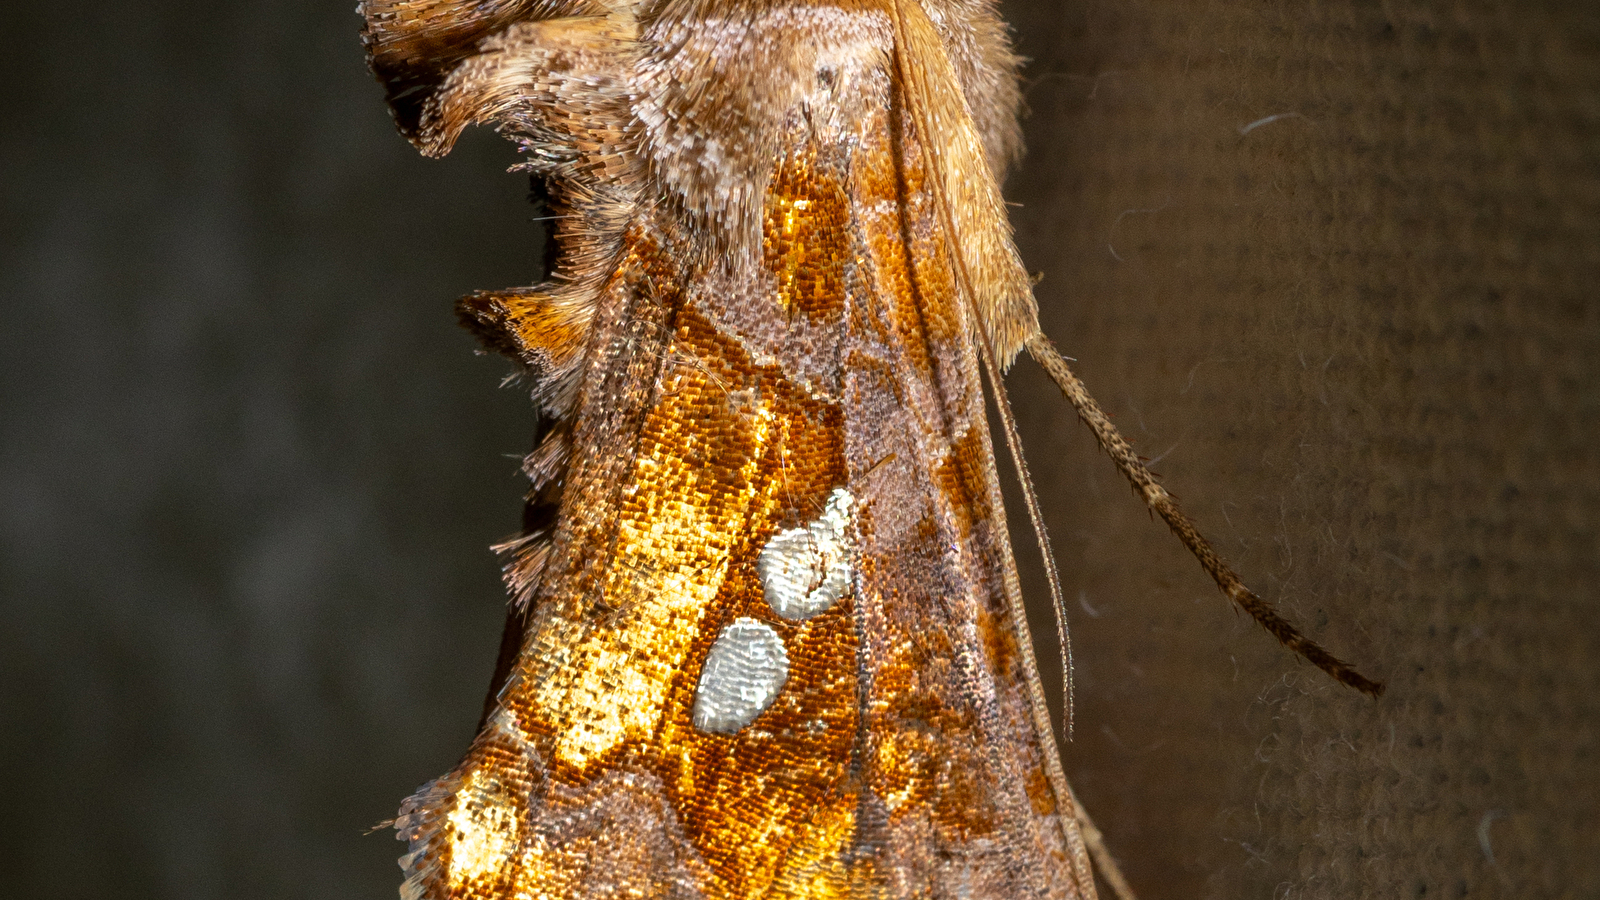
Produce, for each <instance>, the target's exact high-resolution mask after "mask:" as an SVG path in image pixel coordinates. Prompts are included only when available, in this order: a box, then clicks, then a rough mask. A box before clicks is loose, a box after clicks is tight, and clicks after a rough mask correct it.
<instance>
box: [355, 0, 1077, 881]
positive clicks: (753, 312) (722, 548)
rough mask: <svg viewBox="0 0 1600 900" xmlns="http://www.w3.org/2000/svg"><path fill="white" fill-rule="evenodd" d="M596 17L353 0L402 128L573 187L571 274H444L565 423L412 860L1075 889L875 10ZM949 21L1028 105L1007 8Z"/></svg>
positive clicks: (999, 117)
mask: <svg viewBox="0 0 1600 900" xmlns="http://www.w3.org/2000/svg"><path fill="white" fill-rule="evenodd" d="M576 9H577V8H576V7H573V6H571V5H564V6H558V5H557V4H553V3H523V4H516V3H490V2H482V3H471V4H468V3H438V2H431V3H430V2H416V0H413V2H401V0H385V2H375V0H369V2H368V4H367V6H366V12H367V15H368V20H369V32H368V40H369V47H370V48H371V49H372V53H373V58H374V67H375V69H376V70H377V71H378V73H379V74H380V76H381V77H385V78H388V79H389V82H388V83H389V86H390V91H391V94H390V96H391V102H392V103H393V105H394V106H395V109H396V114H397V118H398V119H399V120H400V123H401V125H402V128H403V129H404V130H406V132H407V134H408V135H409V136H411V137H412V138H413V139H414V140H415V141H417V142H418V144H419V145H420V146H422V147H424V148H425V149H427V150H429V151H430V152H444V151H446V150H448V147H449V144H450V142H451V141H452V140H453V139H454V136H455V134H456V133H459V130H460V128H461V127H464V125H465V124H467V123H468V122H470V121H480V120H481V121H492V122H495V123H496V124H498V125H499V126H500V127H501V128H502V129H503V130H504V131H505V132H506V133H507V134H508V135H509V136H512V137H513V138H515V139H517V140H519V141H520V142H521V143H522V144H523V146H524V149H525V150H526V151H527V152H528V157H529V160H530V163H529V168H530V169H531V170H533V171H535V172H536V173H537V174H542V175H545V176H546V177H548V178H549V179H550V180H551V192H552V195H553V198H554V201H555V203H556V204H557V205H558V206H559V207H560V208H561V209H564V210H568V211H569V212H570V214H571V218H570V219H569V220H565V224H564V225H563V228H562V229H559V230H558V234H557V238H558V241H559V242H560V244H561V247H562V250H563V252H564V256H563V259H562V261H561V262H560V264H559V265H558V267H557V269H556V272H555V277H554V278H553V280H552V281H551V282H550V283H548V284H544V285H539V286H535V287H533V288H524V289H515V290H510V291H502V292H495V293H486V294H479V295H474V296H473V297H470V298H467V299H466V300H464V301H463V306H462V309H463V315H464V316H465V317H466V319H467V320H468V321H469V324H471V325H472V327H473V328H474V329H475V330H477V331H478V332H479V334H480V335H481V336H483V337H484V338H485V340H486V341H487V342H488V343H489V344H490V346H492V347H494V348H495V349H498V350H501V351H503V352H506V353H508V354H509V355H511V356H512V357H513V358H515V359H517V360H518V361H520V362H521V363H523V364H524V365H526V366H527V367H528V368H529V369H531V370H532V371H533V373H534V374H535V375H536V376H537V377H538V379H539V380H538V385H539V387H538V388H537V391H536V396H537V398H538V399H539V401H540V403H541V406H542V408H543V409H544V411H545V412H546V413H547V414H548V415H549V416H551V417H553V419H554V420H555V422H556V424H555V425H554V426H553V427H552V428H551V429H549V431H548V433H547V435H546V437H545V438H544V440H543V443H541V445H540V446H539V447H538V448H536V449H535V451H534V453H533V454H531V455H530V457H529V461H528V464H527V467H526V468H527V469H528V471H529V474H530V477H531V478H532V480H533V482H534V486H533V489H532V491H531V492H530V504H531V505H532V507H533V508H534V509H535V510H539V511H542V512H540V513H539V514H538V515H534V516H530V521H531V522H535V523H536V525H535V526H530V529H529V532H528V533H527V534H526V535H524V536H523V538H521V539H519V540H518V541H515V542H512V543H511V544H510V545H508V546H509V548H510V549H509V556H508V562H507V577H508V581H509V582H510V583H511V586H512V588H513V594H514V596H515V597H517V598H518V599H519V602H521V603H523V604H525V611H524V612H523V613H522V614H521V615H520V616H519V617H518V620H517V621H518V622H519V623H520V625H519V629H520V634H518V635H517V640H516V641H515V644H516V647H517V652H516V653H515V655H514V657H511V658H510V664H509V666H508V669H507V671H506V672H505V677H504V681H503V684H502V685H501V686H500V688H499V691H498V695H497V697H496V700H495V703H494V705H493V707H492V712H491V714H490V715H489V716H488V717H487V719H486V721H485V724H484V726H483V728H482V730H481V731H480V733H479V735H478V736H477V738H476V740H475V741H474V742H473V745H472V747H471V749H470V750H469V752H468V754H467V756H466V758H465V759H463V761H462V762H461V763H460V764H459V765H458V766H457V767H456V768H455V769H454V770H453V771H451V772H450V773H449V774H447V775H445V776H444V777H442V778H440V779H438V780H436V781H434V782H432V783H430V784H429V785H427V786H425V787H424V788H423V789H422V790H421V791H419V792H418V793H417V794H416V795H415V796H413V797H412V798H410V799H409V800H407V801H406V804H405V806H404V807H403V808H402V815H401V818H400V820H399V828H400V830H401V836H402V837H403V838H405V839H407V840H409V841H410V853H408V854H407V856H406V857H405V858H404V859H403V860H402V864H403V866H404V867H405V869H406V872H407V881H406V886H405V888H404V891H403V892H404V893H405V894H406V895H407V896H411V897H428V898H445V897H457V898H489V897H494V898H502V897H504V898H510V897H549V898H602V897H603V898H620V897H628V898H719V900H720V898H824V897H828V898H832V897H841V898H843V897H849V898H866V897H871V898H912V897H919V898H921V897H928V898H943V897H950V898H956V897H961V898H972V900H1013V898H1069V897H1092V896H1093V888H1092V884H1090V883H1089V882H1088V879H1087V874H1086V872H1087V869H1086V867H1085V864H1084V863H1083V861H1082V855H1081V850H1080V849H1079V845H1078V841H1077V830H1076V825H1075V822H1074V820H1073V818H1072V816H1071V807H1070V801H1069V800H1068V799H1067V798H1066V797H1065V796H1063V795H1062V788H1061V787H1060V785H1061V784H1062V783H1061V782H1060V779H1059V775H1058V773H1057V772H1056V770H1055V769H1054V768H1053V767H1054V766H1055V762H1054V756H1053V754H1054V747H1053V743H1052V742H1051V740H1050V737H1049V734H1048V723H1043V724H1041V723H1040V721H1039V718H1038V714H1037V707H1036V704H1035V703H1034V702H1033V701H1034V697H1033V695H1032V694H1030V689H1036V681H1037V680H1036V677H1035V675H1034V674H1033V669H1032V656H1031V648H1029V647H1027V646H1026V645H1025V644H1024V643H1023V642H1022V638H1021V637H1019V635H1022V632H1021V627H1020V623H1019V622H1018V621H1017V617H1016V615H1015V613H1014V610H1015V609H1016V598H1015V592H1016V586H1015V576H1014V572H1013V569H1012V561H1011V555H1010V554H1011V551H1010V547H1009V544H1008V540H1007V537H1006V532H1005V526H1004V519H1003V510H1002V508H1001V506H1000V500H999V494H998V487H997V482H996V480H995V474H994V471H993V462H992V451H991V447H990V443H989V436H988V432H987V429H986V426H985V418H984V411H983V396H982V390H981V386H980V383H979V379H978V365H977V359H976V356H975V351H974V341H975V335H976V334H977V333H978V331H979V329H980V327H981V326H980V325H979V324H978V323H976V322H975V321H974V320H973V318H974V315H975V314H974V313H972V312H971V311H970V310H969V309H968V308H967V306H966V305H965V304H964V303H963V302H962V301H961V300H960V295H959V294H958V292H957V291H956V287H955V281H954V278H953V276H952V274H951V261H950V254H949V245H950V241H949V239H948V237H949V236H948V235H947V234H946V233H945V230H944V226H943V225H941V222H945V221H949V219H948V218H946V217H941V216H940V215H939V213H938V210H937V209H936V207H935V200H934V192H933V191H932V190H931V189H930V185H929V184H928V183H927V181H926V179H927V178H928V174H927V172H928V166H927V165H926V164H925V162H924V160H925V159H927V158H929V156H930V154H929V153H927V152H926V151H925V149H924V145H923V144H922V143H921V142H920V140H919V136H918V134H917V128H916V125H915V124H914V123H915V121H916V118H915V117H914V116H913V115H911V113H910V112H909V111H908V109H907V102H908V100H907V94H906V92H905V91H903V90H901V89H900V87H899V81H898V78H897V76H896V74H895V73H896V68H895V63H894V56H893V54H894V46H895V42H894V25H893V20H892V16H891V13H890V10H889V8H887V7H879V6H874V5H872V4H862V5H859V6H858V5H851V4H840V5H827V6H821V5H812V4H790V5H770V4H762V5H759V6H757V5H754V4H738V3H728V2H724V3H720V4H719V3H709V2H707V3H698V4H696V3H662V4H653V5H650V6H649V8H645V7H639V8H637V9H635V8H631V7H628V8H624V5H622V4H609V5H606V6H605V7H604V8H603V9H602V8H596V9H592V10H578V11H577V14H575V13H574V10H576ZM939 13H940V17H939V18H938V19H937V24H938V26H939V27H940V29H942V33H943V34H945V35H947V36H948V37H947V43H948V44H949V46H950V47H951V49H950V51H949V53H950V57H949V59H950V65H951V66H952V67H953V71H955V72H956V73H958V74H960V75H961V76H962V77H963V79H964V82H965V83H966V84H967V85H968V87H967V95H966V98H965V99H966V101H967V103H968V104H969V105H970V107H971V109H972V110H973V111H974V112H973V114H972V115H973V118H974V120H976V121H979V122H980V124H982V123H984V122H991V121H992V122H996V123H1009V122H1010V115H1011V106H1010V105H1007V104H1010V103H1011V102H1012V101H1013V100H1014V88H1012V87H1009V85H1011V83H1012V82H1011V81H1009V80H1008V79H1010V78H1011V77H1012V73H1011V70H1010V67H1011V65H1012V60H1011V59H1010V57H1009V56H1005V55H1004V54H1003V52H1000V51H994V52H990V51H991V50H992V49H993V47H995V46H1001V48H1002V50H1003V46H1002V45H1000V44H997V43H996V42H997V41H998V40H999V39H998V37H996V36H997V35H999V34H1000V30H999V26H998V24H997V22H996V21H995V20H994V19H993V16H992V13H991V12H990V11H989V10H988V8H987V7H986V6H985V5H983V4H961V3H952V4H946V5H944V6H941V7H940V8H939ZM986 48H988V49H986ZM986 53H988V54H989V55H988V56H986V55H985V54H986ZM994 53H1000V55H999V56H995V55H994ZM996 104H1000V105H1001V106H1003V109H1001V111H1000V112H998V113H997V112H995V106H996ZM958 106H959V104H958ZM935 140H937V138H936V137H935ZM1006 140H1007V139H1005V138H1004V137H1000V138H996V139H995V141H994V143H992V144H990V145H988V146H987V147H986V150H985V152H986V153H989V154H991V155H998V154H1001V153H1004V152H1008V147H1007V144H1006ZM984 175H985V177H992V176H989V175H988V173H987V172H985V173H984ZM978 314H979V315H981V313H978ZM1023 637H1025V635H1023Z"/></svg>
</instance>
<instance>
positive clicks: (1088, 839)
mask: <svg viewBox="0 0 1600 900" xmlns="http://www.w3.org/2000/svg"><path fill="white" fill-rule="evenodd" d="M1067 795H1068V796H1070V797H1071V798H1072V809H1073V811H1074V813H1075V814H1076V815H1077V817H1078V832H1079V833H1080V834H1082V835H1083V843H1084V844H1085V845H1086V846H1087V847H1088V848H1089V856H1090V857H1091V858H1093V859H1094V871H1095V874H1097V875H1099V876H1100V878H1101V880H1103V881H1105V883H1106V885H1107V886H1108V887H1110V888H1111V893H1113V894H1115V895H1116V897H1117V900H1138V897H1137V896H1135V895H1134V893H1133V886H1132V885H1130V884H1128V879H1127V876H1125V875H1123V874H1122V869H1121V868H1120V867H1118V866H1117V861H1116V859H1115V858H1113V857H1112V856H1111V849H1110V848H1109V847H1107V846H1106V842H1105V836H1104V835H1102V834H1101V833H1100V829H1099V828H1098V827H1096V825H1095V824H1094V820H1093V819H1091V818H1089V811H1088V810H1086V809H1084V808H1083V803H1082V802H1081V801H1080V800H1078V795H1077V794H1076V793H1075V792H1073V790H1072V789H1071V788H1070V787H1069V788H1067Z"/></svg>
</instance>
